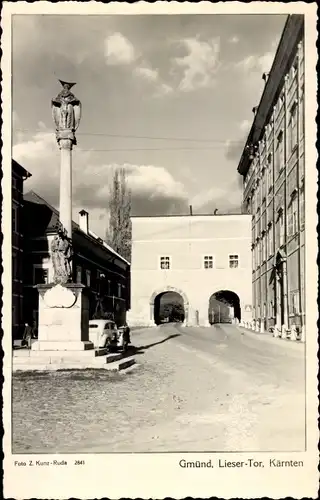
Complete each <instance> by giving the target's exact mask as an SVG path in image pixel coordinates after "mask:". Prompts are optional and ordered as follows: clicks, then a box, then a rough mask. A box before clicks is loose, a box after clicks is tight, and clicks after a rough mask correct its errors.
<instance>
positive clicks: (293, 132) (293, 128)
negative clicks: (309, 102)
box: [288, 103, 298, 152]
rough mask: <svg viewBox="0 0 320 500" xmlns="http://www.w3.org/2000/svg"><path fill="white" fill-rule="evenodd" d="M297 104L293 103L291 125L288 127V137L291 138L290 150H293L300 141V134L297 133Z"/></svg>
mask: <svg viewBox="0 0 320 500" xmlns="http://www.w3.org/2000/svg"><path fill="white" fill-rule="evenodd" d="M297 131H298V129H297V104H296V103H295V104H293V106H292V108H291V110H290V117H289V127H288V138H289V144H288V146H289V152H292V151H293V149H294V147H295V146H296V145H297V142H298V134H297Z"/></svg>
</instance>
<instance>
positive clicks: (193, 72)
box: [173, 37, 220, 92]
mask: <svg viewBox="0 0 320 500" xmlns="http://www.w3.org/2000/svg"><path fill="white" fill-rule="evenodd" d="M180 45H181V46H182V47H183V48H184V49H186V50H187V55H185V56H183V57H176V58H174V60H173V62H174V64H175V65H176V66H178V67H180V68H182V69H183V77H182V79H181V81H180V84H179V90H181V91H183V92H190V91H192V90H196V89H198V88H204V87H209V86H211V85H212V84H213V83H214V78H215V76H216V74H217V70H218V67H219V59H218V58H219V53H220V39H219V38H213V39H211V40H208V41H207V42H202V41H200V40H199V37H196V38H185V39H184V40H181V41H180Z"/></svg>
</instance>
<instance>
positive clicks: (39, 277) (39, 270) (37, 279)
mask: <svg viewBox="0 0 320 500" xmlns="http://www.w3.org/2000/svg"><path fill="white" fill-rule="evenodd" d="M48 283H49V269H48V268H47V267H43V266H42V265H41V264H39V265H37V264H35V265H34V266H33V284H34V285H43V284H45V285H47V284H48Z"/></svg>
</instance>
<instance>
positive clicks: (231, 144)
mask: <svg viewBox="0 0 320 500" xmlns="http://www.w3.org/2000/svg"><path fill="white" fill-rule="evenodd" d="M247 136H248V133H245V134H244V135H243V136H242V138H240V139H239V140H238V141H227V142H226V149H225V158H226V159H227V160H230V161H239V160H240V158H241V154H242V151H243V148H244V146H245V143H246V140H247Z"/></svg>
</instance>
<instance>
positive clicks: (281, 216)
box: [278, 212, 284, 247]
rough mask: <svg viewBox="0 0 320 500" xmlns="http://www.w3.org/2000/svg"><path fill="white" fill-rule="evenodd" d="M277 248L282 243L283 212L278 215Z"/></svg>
mask: <svg viewBox="0 0 320 500" xmlns="http://www.w3.org/2000/svg"><path fill="white" fill-rule="evenodd" d="M278 222H279V246H280V247H281V246H282V245H283V243H284V223H283V212H281V213H280V214H279V220H278Z"/></svg>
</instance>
